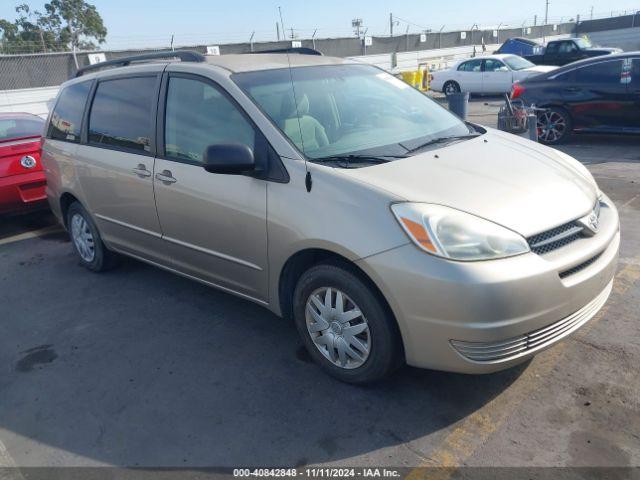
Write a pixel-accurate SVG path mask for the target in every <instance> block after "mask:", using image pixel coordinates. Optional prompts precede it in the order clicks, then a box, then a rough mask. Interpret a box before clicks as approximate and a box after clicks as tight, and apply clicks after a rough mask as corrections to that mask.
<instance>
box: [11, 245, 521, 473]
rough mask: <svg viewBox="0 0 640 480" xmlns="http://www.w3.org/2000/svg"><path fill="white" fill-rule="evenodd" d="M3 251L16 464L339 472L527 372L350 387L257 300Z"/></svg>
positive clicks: (36, 249)
mask: <svg viewBox="0 0 640 480" xmlns="http://www.w3.org/2000/svg"><path fill="white" fill-rule="evenodd" d="M27 243H28V244H29V245H28V248H25V246H26V244H27ZM5 252H7V253H8V255H2V256H0V266H1V268H0V270H2V271H4V272H5V274H4V275H2V276H1V277H0V302H1V303H2V304H3V305H9V304H10V305H11V310H10V311H9V312H7V314H3V322H2V323H3V326H2V331H3V332H4V333H3V334H2V335H0V361H1V362H2V363H1V365H2V367H1V368H2V375H0V391H1V392H2V395H0V428H2V429H3V430H5V431H6V432H5V434H3V440H4V441H5V442H7V448H8V449H9V451H10V452H11V454H12V456H13V457H14V460H15V462H16V463H17V464H18V465H42V464H52V463H55V464H87V463H91V462H95V461H98V462H106V463H109V464H115V465H126V466H135V465H141V466H184V465H189V466H233V465H235V466H238V465H260V466H266V465H280V466H283V465H303V464H308V463H315V462H326V461H332V460H343V459H348V458H350V457H353V456H355V455H360V454H366V453H368V452H373V451H376V450H379V449H384V448H385V447H389V446H395V445H399V444H402V443H404V442H408V441H411V440H417V439H421V438H422V437H424V436H425V435H429V434H440V433H437V432H438V431H439V430H441V429H443V428H445V427H447V426H449V425H451V424H453V423H454V422H456V421H458V420H460V419H462V418H464V417H465V416H467V415H469V414H471V413H472V412H474V411H475V410H477V409H478V408H480V407H482V406H483V405H484V404H486V403H487V402H489V401H490V400H491V399H492V398H494V397H495V396H496V395H498V394H500V393H501V392H502V391H503V390H504V389H506V388H507V387H508V386H509V385H510V384H511V383H512V382H514V381H515V380H516V379H517V378H518V376H519V375H520V374H521V373H522V371H523V370H524V368H526V366H521V367H518V368H515V369H511V370H509V371H505V372H501V373H498V374H493V375H486V376H466V375H455V374H447V373H439V372H433V371H426V370H418V369H413V368H404V369H402V370H401V371H399V372H398V373H397V374H396V375H394V376H393V377H392V378H390V379H389V380H387V381H385V382H382V383H380V384H377V385H374V386H370V387H354V386H349V385H345V384H342V383H339V382H337V381H334V380H333V379H331V378H329V377H327V376H326V375H324V374H323V373H322V372H321V371H320V370H319V369H318V368H317V367H316V366H315V365H314V364H312V363H310V362H309V361H308V356H307V355H306V354H305V353H304V352H303V351H302V350H301V349H300V348H301V344H300V342H299V340H298V338H297V336H296V332H295V328H294V326H293V325H292V324H290V323H289V322H287V321H285V320H282V319H280V318H277V317H275V316H274V315H272V314H271V313H269V312H268V311H267V310H265V309H263V308H261V307H258V306H256V305H253V304H252V303H249V302H247V301H244V300H241V299H238V298H235V297H233V296H231V295H227V294H224V293H220V292H217V291H215V290H212V289H209V288H207V287H204V286H201V285H199V284H197V283H194V282H192V281H189V280H186V279H183V278H181V277H178V276H175V275H172V274H170V273H166V272H163V271H161V270H158V269H155V268H152V267H149V266H146V265H144V264H141V263H137V262H134V261H125V262H124V263H123V265H121V266H120V267H119V268H118V269H116V270H113V271H111V272H108V273H106V274H93V273H91V272H88V271H86V270H84V269H82V268H81V267H80V266H78V264H77V262H76V260H75V258H74V257H73V255H72V254H71V249H70V246H69V245H68V244H62V243H60V242H54V241H47V240H44V241H43V240H29V241H27V242H21V243H20V244H10V245H6V246H5ZM34 265H37V268H31V267H32V266H34ZM24 285H29V289H25V288H23V286H24ZM9 298H10V299H11V301H10V303H8V299H9ZM7 438H8V439H9V440H5V439H7ZM36 444H38V446H36ZM402 451H403V452H405V453H404V454H405V455H407V458H408V460H407V462H409V461H410V462H411V463H413V464H415V463H416V461H418V460H417V459H416V456H415V454H413V453H411V451H410V450H409V449H403V450H402ZM401 454H402V453H401ZM397 455H398V453H396V457H395V461H397Z"/></svg>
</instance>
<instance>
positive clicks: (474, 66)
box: [458, 60, 482, 72]
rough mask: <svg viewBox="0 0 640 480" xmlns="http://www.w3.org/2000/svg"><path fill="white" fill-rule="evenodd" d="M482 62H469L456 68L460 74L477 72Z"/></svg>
mask: <svg viewBox="0 0 640 480" xmlns="http://www.w3.org/2000/svg"><path fill="white" fill-rule="evenodd" d="M481 65H482V60H469V61H468V62H464V63H463V64H462V65H460V66H459V67H458V70H459V71H461V72H479V71H480V67H481Z"/></svg>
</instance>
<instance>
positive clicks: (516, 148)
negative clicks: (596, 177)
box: [343, 130, 597, 237]
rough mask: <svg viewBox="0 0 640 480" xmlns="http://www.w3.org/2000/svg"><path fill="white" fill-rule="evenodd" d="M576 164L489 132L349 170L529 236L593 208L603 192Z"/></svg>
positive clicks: (418, 199)
mask: <svg viewBox="0 0 640 480" xmlns="http://www.w3.org/2000/svg"><path fill="white" fill-rule="evenodd" d="M572 163H573V162H572V161H571V160H570V159H566V157H564V158H563V157H562V156H560V155H559V154H558V152H556V151H555V150H553V149H552V148H549V147H545V146H542V145H539V144H536V143H533V142H531V141H529V140H525V139H523V138H519V137H516V136H515V135H511V134H508V133H503V132H498V131H496V130H488V132H487V133H486V134H485V135H483V136H481V137H478V138H474V139H471V140H466V141H462V142H458V143H455V144H453V145H449V146H445V147H442V148H438V149H434V150H427V151H425V152H424V153H421V154H419V155H415V156H412V157H410V158H406V159H401V160H396V161H392V162H389V163H385V164H381V165H375V166H371V167H365V168H358V169H352V170H343V172H344V173H345V174H346V175H350V176H353V177H355V178H356V179H358V180H360V181H363V182H367V183H369V184H371V185H372V186H374V187H377V188H379V189H381V190H385V191H387V192H389V193H392V194H395V195H397V196H399V197H401V198H403V199H405V200H407V201H412V202H425V203H436V204H440V205H446V206H449V207H453V208H456V209H458V210H462V211H464V212H468V213H472V214H474V215H476V216H479V217H482V218H485V219H487V220H491V221H493V222H495V223H498V224H500V225H503V226H505V227H507V228H510V229H512V230H514V231H516V232H518V233H520V234H521V235H523V236H525V237H528V236H530V235H533V234H536V233H540V232H543V231H545V230H549V229H550V228H553V227H556V226H558V225H562V224H564V223H566V222H569V221H571V220H573V219H575V218H578V217H581V216H583V215H585V214H586V213H588V212H589V211H590V210H591V209H592V208H593V206H594V204H595V202H596V198H597V187H596V185H595V184H594V182H593V180H592V179H591V178H589V177H588V176H586V175H585V174H584V173H583V172H581V171H580V168H581V166H580V165H578V166H576V165H575V164H572ZM576 163H577V162H576Z"/></svg>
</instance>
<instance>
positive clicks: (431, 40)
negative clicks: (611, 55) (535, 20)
mask: <svg viewBox="0 0 640 480" xmlns="http://www.w3.org/2000/svg"><path fill="white" fill-rule="evenodd" d="M631 25H634V26H639V27H640V12H638V13H637V14H635V15H626V16H620V17H612V18H607V19H596V20H585V21H581V22H579V23H576V22H575V21H572V22H566V23H558V24H549V25H537V26H524V25H523V26H522V27H520V28H504V26H503V27H502V28H500V27H497V28H495V29H490V30H489V29H479V28H478V27H477V26H474V27H475V28H471V29H468V30H458V31H449V32H447V31H440V32H424V33H406V34H404V35H402V34H401V35H395V36H393V37H391V36H373V37H368V38H367V41H364V40H365V39H364V38H357V37H346V38H330V39H316V38H313V39H301V40H282V41H278V42H255V43H249V42H244V43H229V44H221V45H219V51H220V54H222V55H225V54H230V53H249V52H252V51H256V52H257V51H262V50H272V49H279V48H289V47H292V46H301V47H307V48H314V49H317V50H319V51H320V52H322V53H323V54H325V55H330V56H337V57H356V56H363V55H382V54H396V53H403V52H415V51H426V50H435V49H445V48H453V47H463V46H467V47H473V49H474V51H475V50H476V49H477V51H478V53H481V52H482V51H483V50H484V48H483V46H486V45H495V44H500V43H502V42H504V41H505V40H507V39H508V38H512V37H525V38H531V39H540V38H545V37H551V36H556V35H567V34H580V35H582V34H588V33H589V32H590V31H598V30H602V29H605V28H606V29H616V28H628V27H629V26H631ZM613 46H615V45H613ZM3 48H4V51H5V52H6V51H11V48H10V46H7V45H4V46H3ZM29 48H35V46H30V47H29ZM179 49H180V50H195V51H197V52H200V53H206V52H207V46H206V45H202V44H201V45H192V46H184V47H180V48H179ZM166 50H168V48H161V47H158V48H152V49H132V50H113V51H100V52H77V53H73V52H56V53H28V54H2V53H0V91H8V90H16V89H30V88H40V87H50V86H57V85H60V84H61V83H63V82H65V81H66V80H68V79H69V78H72V77H74V76H75V74H76V72H77V70H78V68H80V67H83V66H86V65H89V64H90V55H92V54H95V53H101V54H104V58H105V59H106V60H112V59H117V58H121V57H126V56H131V55H137V54H142V53H149V52H154V51H166ZM0 52H1V51H0Z"/></svg>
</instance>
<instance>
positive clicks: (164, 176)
mask: <svg viewBox="0 0 640 480" xmlns="http://www.w3.org/2000/svg"><path fill="white" fill-rule="evenodd" d="M156 180H160V181H161V182H162V183H164V184H165V185H169V184H171V183H176V182H177V180H176V179H175V178H173V175H172V174H171V172H170V171H169V170H163V171H162V173H156Z"/></svg>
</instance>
